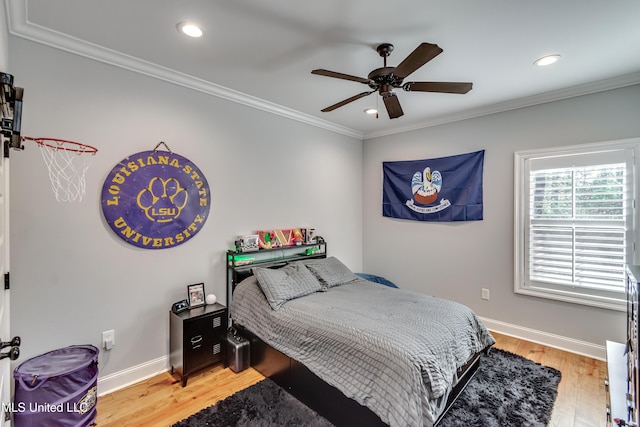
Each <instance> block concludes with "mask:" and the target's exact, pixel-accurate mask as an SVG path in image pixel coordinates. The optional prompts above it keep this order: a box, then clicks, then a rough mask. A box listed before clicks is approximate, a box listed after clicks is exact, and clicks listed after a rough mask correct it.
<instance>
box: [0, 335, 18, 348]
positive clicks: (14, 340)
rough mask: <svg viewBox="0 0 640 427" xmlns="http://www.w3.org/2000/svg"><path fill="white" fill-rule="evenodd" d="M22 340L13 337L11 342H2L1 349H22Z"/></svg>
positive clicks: (0, 343) (0, 342)
mask: <svg viewBox="0 0 640 427" xmlns="http://www.w3.org/2000/svg"><path fill="white" fill-rule="evenodd" d="M21 343H22V340H21V339H20V337H13V338H12V339H11V341H0V349H2V348H5V347H20V344H21Z"/></svg>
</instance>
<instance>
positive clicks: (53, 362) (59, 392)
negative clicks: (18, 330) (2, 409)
mask: <svg viewBox="0 0 640 427" xmlns="http://www.w3.org/2000/svg"><path fill="white" fill-rule="evenodd" d="M13 378H14V379H15V380H16V388H15V397H14V405H13V407H14V414H13V423H14V426H15V427H42V426H47V427H56V426H60V427H71V426H73V427H77V426H88V425H90V424H92V423H93V422H94V420H95V418H96V403H97V401H98V393H97V382H98V349H97V348H96V347H94V346H92V345H78V346H69V347H64V348H60V349H58V350H53V351H50V352H48V353H45V354H42V355H40V356H36V357H34V358H32V359H29V360H26V361H25V362H23V363H21V364H20V365H19V366H18V367H17V368H16V369H15V370H14V371H13Z"/></svg>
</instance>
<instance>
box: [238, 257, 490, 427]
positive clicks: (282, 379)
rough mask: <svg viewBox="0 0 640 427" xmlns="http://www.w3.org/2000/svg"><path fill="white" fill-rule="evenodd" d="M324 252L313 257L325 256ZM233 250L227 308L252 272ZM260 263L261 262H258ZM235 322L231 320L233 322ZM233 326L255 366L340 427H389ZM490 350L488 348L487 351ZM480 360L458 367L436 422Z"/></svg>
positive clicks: (273, 265)
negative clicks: (247, 344)
mask: <svg viewBox="0 0 640 427" xmlns="http://www.w3.org/2000/svg"><path fill="white" fill-rule="evenodd" d="M324 249H325V250H324V252H323V253H321V254H317V255H315V256H310V257H312V258H325V257H326V246H325V247H324ZM230 254H231V255H232V253H231V251H230V252H229V253H227V259H228V263H227V307H229V308H230V304H231V298H232V295H233V291H234V290H235V287H236V285H237V284H238V283H240V281H242V279H244V278H245V277H248V276H250V275H251V267H250V266H246V265H244V266H242V267H236V266H235V265H234V264H233V262H229V256H230ZM283 265H286V262H284V261H283V260H278V261H273V262H260V264H259V266H260V267H269V268H278V267H281V266H283ZM254 266H257V265H254ZM229 325H231V323H229ZM233 327H234V328H235V329H236V330H237V331H238V333H240V335H242V336H244V337H245V338H247V339H248V340H249V341H250V350H251V367H252V368H254V369H255V370H257V371H258V372H260V373H261V374H262V375H264V376H265V377H267V378H270V379H271V380H272V381H274V382H275V383H276V384H278V385H279V386H280V387H282V388H283V389H285V390H287V391H288V392H289V393H290V394H291V395H292V396H294V397H295V398H297V399H298V400H300V401H301V402H303V403H304V404H305V405H307V406H308V407H310V408H311V409H313V410H314V411H316V412H317V413H318V414H320V415H322V416H323V417H324V418H326V419H327V420H329V421H330V422H331V423H333V424H334V425H335V426H337V427H342V426H344V427H357V426H366V427H376V426H386V425H387V424H385V423H384V422H382V420H380V418H379V417H378V416H377V415H376V414H375V413H374V412H372V411H371V410H370V409H369V408H367V407H366V406H362V405H360V404H359V403H358V402H356V401H355V400H353V399H350V398H348V397H346V396H345V395H344V394H343V393H342V392H341V391H340V390H338V389H337V388H335V387H333V386H331V385H329V384H327V383H326V382H325V381H323V380H322V379H320V378H319V377H318V376H317V375H315V374H314V373H313V372H311V371H310V370H309V369H308V368H307V367H306V366H304V365H303V364H302V363H300V362H298V361H297V360H295V359H293V358H291V357H289V356H287V355H286V354H284V353H282V352H280V351H278V350H276V349H274V348H273V347H271V346H270V345H268V344H267V343H265V342H264V341H262V340H261V339H260V338H259V337H257V336H256V335H255V334H254V333H252V332H251V331H249V330H248V329H247V328H245V327H243V326H242V325H239V324H237V323H234V324H233ZM487 351H488V349H486V350H485V352H487ZM479 362H480V353H477V354H475V355H474V356H473V357H472V358H471V360H469V362H467V364H466V365H464V366H463V367H461V368H460V369H459V370H458V382H457V383H456V385H455V386H454V388H453V390H452V391H451V393H450V394H449V398H448V400H447V404H446V407H445V410H444V411H443V413H442V415H440V417H439V418H438V420H437V421H436V423H435V425H437V424H438V423H439V422H440V420H442V418H443V417H444V415H445V414H446V413H447V411H448V410H449V408H450V407H451V405H453V403H454V402H455V400H456V399H457V397H458V396H459V395H460V393H462V391H463V390H464V388H465V387H466V385H467V384H468V383H469V381H470V380H471V378H473V376H474V375H475V373H476V371H477V369H478V366H479Z"/></svg>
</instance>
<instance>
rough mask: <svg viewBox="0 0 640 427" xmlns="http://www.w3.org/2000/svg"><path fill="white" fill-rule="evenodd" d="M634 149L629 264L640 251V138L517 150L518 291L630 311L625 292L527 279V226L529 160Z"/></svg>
mask: <svg viewBox="0 0 640 427" xmlns="http://www.w3.org/2000/svg"><path fill="white" fill-rule="evenodd" d="M623 149H624V150H628V149H630V150H632V156H633V159H632V165H631V168H632V170H631V179H632V188H631V193H632V199H633V201H632V205H631V219H630V224H629V226H630V227H631V229H630V230H629V231H628V236H627V241H628V245H629V247H628V253H627V260H626V263H627V264H638V263H639V261H640V259H639V254H638V252H639V251H638V250H637V246H638V245H637V243H638V240H639V234H640V228H639V226H640V225H639V219H638V210H637V200H639V199H640V198H639V189H640V185H639V184H638V180H639V179H640V170H639V168H638V159H640V138H631V139H624V140H617V141H605V142H598V143H591V144H580V145H574V146H563V147H550V148H541V149H534V150H525V151H517V152H515V153H514V248H515V250H514V263H515V265H514V292H515V293H516V294H522V295H530V296H535V297H540V298H549V299H553V300H558V301H564V302H570V303H576V304H583V305H588V306H595V307H600V308H606V309H611V310H617V311H625V310H626V308H627V307H626V295H625V294H624V292H622V293H620V294H619V295H618V294H617V293H616V294H615V295H609V296H604V295H602V293H599V292H594V293H591V294H590V293H587V292H583V291H582V290H580V289H576V288H571V287H570V286H554V285H540V284H532V283H528V282H527V277H528V269H529V262H528V259H527V256H526V255H527V250H526V247H525V245H526V244H527V242H528V238H527V237H528V233H529V230H528V229H527V225H528V224H529V216H528V215H529V211H528V207H529V201H528V198H527V196H528V194H529V191H528V187H529V169H528V161H530V160H532V159H540V158H544V157H557V156H572V155H573V156H576V155H578V156H580V155H584V154H585V153H593V152H606V151H612V150H623Z"/></svg>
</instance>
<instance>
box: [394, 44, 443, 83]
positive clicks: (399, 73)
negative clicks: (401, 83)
mask: <svg viewBox="0 0 640 427" xmlns="http://www.w3.org/2000/svg"><path fill="white" fill-rule="evenodd" d="M441 53H442V49H441V48H440V46H438V45H437V44H431V43H421V44H420V46H418V47H417V48H415V50H414V51H413V52H411V53H410V54H409V56H407V57H406V58H405V59H404V61H402V62H401V63H400V64H399V65H398V66H397V67H396V69H395V70H393V75H394V76H396V77H399V78H401V79H404V78H405V77H407V76H408V75H409V74H411V73H413V72H414V71H415V70H417V69H418V68H420V67H422V66H423V65H424V64H426V63H427V62H429V61H431V60H432V59H433V58H435V57H436V56H438V55H440V54H441Z"/></svg>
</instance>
